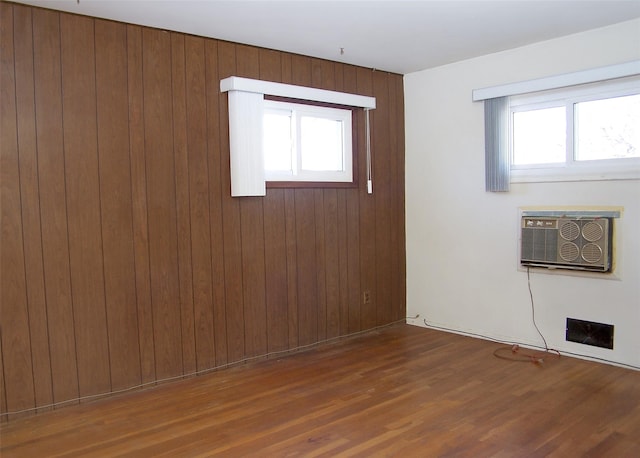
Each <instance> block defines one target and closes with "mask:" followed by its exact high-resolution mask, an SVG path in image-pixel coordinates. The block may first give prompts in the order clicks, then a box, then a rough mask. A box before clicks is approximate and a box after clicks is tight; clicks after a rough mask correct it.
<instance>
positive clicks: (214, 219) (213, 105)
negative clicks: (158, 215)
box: [205, 40, 228, 365]
mask: <svg viewBox="0 0 640 458" xmlns="http://www.w3.org/2000/svg"><path fill="white" fill-rule="evenodd" d="M205 75H206V78H205V84H206V97H207V164H208V170H209V215H210V224H211V226H210V233H211V281H212V296H213V323H214V324H213V326H214V336H215V348H216V364H217V365H223V364H226V363H227V361H228V359H227V358H228V350H227V313H226V302H225V271H224V232H223V225H222V199H223V196H226V190H225V189H223V186H222V178H221V177H222V175H224V174H225V172H224V171H223V170H222V169H221V161H222V159H221V154H222V153H221V141H220V138H221V135H220V110H221V108H220V98H221V95H220V82H219V81H220V77H219V75H218V42H217V41H214V40H206V41H205Z"/></svg>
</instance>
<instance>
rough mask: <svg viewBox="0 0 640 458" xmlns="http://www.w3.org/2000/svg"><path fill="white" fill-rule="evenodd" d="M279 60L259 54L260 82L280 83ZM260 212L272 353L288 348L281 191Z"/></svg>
mask: <svg viewBox="0 0 640 458" xmlns="http://www.w3.org/2000/svg"><path fill="white" fill-rule="evenodd" d="M280 56H281V53H279V52H277V51H271V50H266V49H261V50H260V55H259V58H260V79H262V80H266V81H281V75H282V62H281V58H280ZM263 210H264V257H265V283H266V293H265V294H266V313H267V339H268V342H267V347H268V351H269V352H273V351H281V350H285V349H286V348H287V347H288V344H289V342H288V340H289V326H288V319H289V317H288V297H287V256H286V255H287V246H286V243H287V241H286V224H285V223H286V218H285V190H283V189H269V190H268V191H267V195H266V196H265V197H264V203H263Z"/></svg>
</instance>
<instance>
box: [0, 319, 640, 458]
mask: <svg viewBox="0 0 640 458" xmlns="http://www.w3.org/2000/svg"><path fill="white" fill-rule="evenodd" d="M499 347H500V344H495V343H492V342H488V341H483V340H479V339H474V338H470V337H464V336H460V335H456V334H450V333H445V332H441V331H434V330H429V329H423V328H418V327H414V326H408V325H404V324H401V325H395V326H390V327H386V328H382V329H379V330H377V331H373V332H369V333H366V334H362V335H359V336H355V337H351V338H348V339H343V340H339V341H336V342H334V343H333V344H327V345H321V346H319V347H316V348H314V349H311V350H308V351H304V352H300V353H298V354H293V355H288V356H286V357H279V358H274V359H269V360H263V361H260V362H255V363H252V364H249V365H241V366H238V367H235V368H232V369H229V370H226V371H223V372H218V373H214V374H208V375H205V376H201V377H196V378H191V379H189V380H183V381H179V382H175V383H171V384H165V385H163V386H159V387H157V388H155V389H154V390H148V391H145V392H138V393H130V394H128V395H123V396H119V397H117V398H112V399H109V400H103V401H97V402H94V403H90V404H86V405H81V406H74V407H71V408H68V409H64V410H61V411H58V412H47V413H44V414H42V415H39V416H35V417H31V418H21V419H18V420H16V421H14V422H9V424H7V425H5V426H3V441H2V445H1V448H0V452H1V453H2V456H3V457H7V458H8V457H14V456H16V457H18V456H44V455H46V456H51V457H55V456H140V457H147V456H149V457H150V456H154V457H155V456H363V457H364V456H411V457H414V456H415V457H423V456H469V457H471V456H528V457H543V456H553V457H556V456H557V457H582V456H616V457H631V456H638V455H639V454H640V437H638V434H637V432H638V428H639V427H640V407H639V406H640V391H638V389H637V387H638V383H640V372H637V371H632V370H628V369H622V368H619V367H613V366H608V365H604V364H598V363H594V362H589V361H583V360H578V359H572V358H565V357H562V358H556V357H552V356H549V357H547V358H546V360H545V363H544V364H543V365H541V366H540V365H534V364H530V363H525V364H521V363H513V362H508V361H505V360H501V359H498V358H495V357H494V356H493V355H492V353H493V351H494V350H496V349H497V348H499Z"/></svg>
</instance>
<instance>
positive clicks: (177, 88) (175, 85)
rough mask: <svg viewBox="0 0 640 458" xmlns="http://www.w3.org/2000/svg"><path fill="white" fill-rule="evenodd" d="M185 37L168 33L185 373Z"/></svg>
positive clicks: (188, 329) (188, 334) (188, 263)
mask: <svg viewBox="0 0 640 458" xmlns="http://www.w3.org/2000/svg"><path fill="white" fill-rule="evenodd" d="M184 41H185V37H184V35H182V34H178V33H172V34H171V62H172V65H171V70H172V74H171V82H172V96H173V154H174V166H175V183H176V218H177V221H176V226H177V227H176V230H177V234H178V276H179V282H178V283H179V289H180V321H181V324H182V364H183V368H184V371H185V372H186V373H191V372H193V371H195V370H196V358H197V357H196V352H197V349H196V340H197V339H196V335H195V324H194V307H193V283H194V279H193V278H194V276H193V269H192V264H193V260H192V256H191V217H190V201H189V199H190V196H189V194H190V183H189V150H188V144H187V135H188V131H189V128H188V126H187V101H186V91H187V89H186V86H187V83H186V81H185V80H186V70H185V67H186V64H185V46H184Z"/></svg>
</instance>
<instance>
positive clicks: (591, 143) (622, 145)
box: [574, 94, 640, 161]
mask: <svg viewBox="0 0 640 458" xmlns="http://www.w3.org/2000/svg"><path fill="white" fill-rule="evenodd" d="M574 113H575V126H576V127H575V128H576V131H575V160H577V161H591V160H598V159H617V158H631V157H640V94H636V95H630V96H625V97H615V98H610V99H602V100H590V101H586V102H579V103H576V104H575V106H574Z"/></svg>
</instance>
